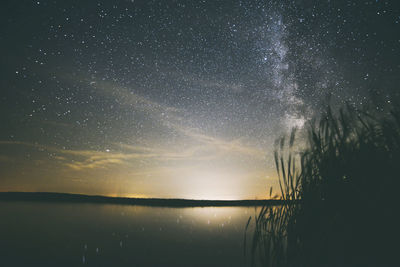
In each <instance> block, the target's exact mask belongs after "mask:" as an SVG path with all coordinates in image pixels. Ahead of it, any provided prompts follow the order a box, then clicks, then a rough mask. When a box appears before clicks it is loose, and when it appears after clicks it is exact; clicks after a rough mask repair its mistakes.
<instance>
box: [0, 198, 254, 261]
mask: <svg viewBox="0 0 400 267" xmlns="http://www.w3.org/2000/svg"><path fill="white" fill-rule="evenodd" d="M0 214H1V220H0V261H1V264H0V265H1V266H77V265H88V266H244V265H246V262H247V263H248V262H249V261H250V259H249V257H248V256H247V257H246V258H245V256H244V243H243V241H244V233H245V231H244V230H245V226H246V223H247V220H248V218H249V216H252V217H254V215H255V214H256V210H255V208H254V207H205V208H200V207H196V208H161V207H145V206H131V205H114V204H82V203H47V202H32V203H31V202H23V201H21V202H17V201H16V202H0ZM251 225H252V224H251ZM252 230H253V228H252V227H250V229H249V230H248V233H252Z"/></svg>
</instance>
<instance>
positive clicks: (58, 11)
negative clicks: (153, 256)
mask: <svg viewBox="0 0 400 267" xmlns="http://www.w3.org/2000/svg"><path fill="white" fill-rule="evenodd" d="M395 2H396V1H116V3H113V4H111V3H110V2H109V1H85V2H82V1H6V2H4V3H2V13H3V14H2V15H1V20H2V23H1V25H2V29H1V35H0V38H1V40H0V41H1V44H0V46H1V53H2V62H1V90H2V94H1V99H0V101H1V114H0V120H1V125H2V130H1V132H0V147H1V150H0V166H1V171H0V175H1V178H0V190H1V191H9V190H11V191H61V192H74V193H87V194H105V195H124V196H149V197H186V198H214V199H215V198H221V199H222V198H223V199H229V198H230V199H235V198H254V197H264V195H265V193H266V192H267V188H268V187H269V186H276V175H275V172H274V166H273V164H272V154H273V149H274V141H275V139H276V138H278V137H279V136H281V135H282V134H285V133H287V132H289V131H290V129H292V128H293V127H297V128H300V129H301V128H303V127H305V126H306V125H307V121H309V120H310V119H312V118H313V117H315V116H318V115H319V114H321V111H323V110H325V109H326V107H327V105H328V104H329V105H331V106H332V107H333V108H334V109H337V108H339V107H341V106H343V105H345V104H350V105H353V106H365V105H369V106H373V107H374V108H376V109H384V108H386V107H387V106H388V105H391V104H392V103H395V102H396V101H397V99H398V97H399V91H398V89H397V86H398V84H399V80H400V52H399V51H400V34H399V33H400V9H399V5H398V4H396V3H395Z"/></svg>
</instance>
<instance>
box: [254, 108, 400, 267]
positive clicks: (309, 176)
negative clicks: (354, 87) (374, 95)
mask: <svg viewBox="0 0 400 267" xmlns="http://www.w3.org/2000/svg"><path fill="white" fill-rule="evenodd" d="M295 132H296V131H293V132H292V134H291V136H290V138H289V140H287V139H286V138H282V139H281V140H280V141H279V142H278V145H277V149H276V151H275V163H276V168H277V172H278V175H279V180H280V181H279V182H280V191H281V194H282V200H286V201H285V204H283V205H281V206H275V207H272V206H264V207H263V208H262V210H261V212H260V213H259V214H258V216H257V217H256V229H255V232H254V235H253V239H252V244H251V251H252V259H253V264H254V265H259V264H261V265H263V266H393V265H394V264H395V263H397V262H398V261H397V260H395V259H396V258H397V247H398V246H397V245H396V244H397V243H398V239H397V238H398V227H399V224H398V222H399V220H398V219H397V217H398V214H397V211H398V210H399V209H398V206H397V203H398V201H397V200H398V198H399V190H400V185H399V178H400V112H399V110H395V111H392V112H381V113H377V112H374V113H371V112H367V111H365V110H364V111H359V110H355V109H351V108H349V107H347V108H346V109H342V110H340V111H339V112H338V113H337V114H334V113H333V112H332V111H331V109H328V110H327V112H326V113H325V114H323V116H322V117H321V119H320V120H319V123H316V122H314V123H311V125H310V126H309V127H308V132H307V134H306V135H307V138H308V140H307V142H306V145H305V147H304V148H303V149H299V147H298V146H297V145H296V143H297V142H296V140H295V135H296V134H295Z"/></svg>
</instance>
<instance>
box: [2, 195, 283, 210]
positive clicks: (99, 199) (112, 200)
mask: <svg viewBox="0 0 400 267" xmlns="http://www.w3.org/2000/svg"><path fill="white" fill-rule="evenodd" d="M0 201H38V202H74V203H101V204H122V205H141V206H154V207H179V208H181V207H251V206H263V205H281V204H283V202H284V200H277V199H264V200H195V199H167V198H128V197H107V196H93V195H82V194H68V193H53V192H0Z"/></svg>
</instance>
